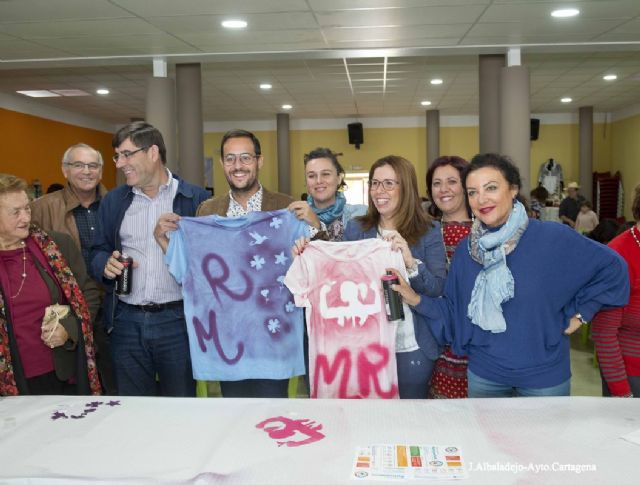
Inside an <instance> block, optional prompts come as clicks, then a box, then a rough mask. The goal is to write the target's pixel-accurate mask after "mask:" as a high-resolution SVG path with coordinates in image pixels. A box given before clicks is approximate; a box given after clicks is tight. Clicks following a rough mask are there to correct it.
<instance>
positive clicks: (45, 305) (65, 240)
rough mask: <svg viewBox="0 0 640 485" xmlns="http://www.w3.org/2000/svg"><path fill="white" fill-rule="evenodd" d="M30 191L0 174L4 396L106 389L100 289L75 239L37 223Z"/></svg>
mask: <svg viewBox="0 0 640 485" xmlns="http://www.w3.org/2000/svg"><path fill="white" fill-rule="evenodd" d="M26 188H27V185H26V183H25V182H24V180H22V179H20V178H18V177H15V176H13V175H7V174H0V396H10V395H14V396H15V395H38V394H81V395H82V394H84V395H88V394H100V383H99V381H98V374H97V371H96V363H95V355H94V347H93V331H92V324H91V322H92V316H95V313H96V312H97V310H98V306H99V292H98V288H97V286H96V284H95V282H93V281H92V280H91V279H90V278H89V277H88V275H87V272H86V269H85V266H84V262H83V260H82V255H81V254H80V253H79V251H78V250H77V249H76V248H75V246H74V243H73V241H72V240H71V238H70V237H69V236H67V235H64V234H59V233H53V232H51V233H49V234H48V233H45V232H44V231H42V230H41V229H40V228H38V227H36V226H33V225H31V224H30V222H31V210H30V207H29V198H28V196H27V193H26Z"/></svg>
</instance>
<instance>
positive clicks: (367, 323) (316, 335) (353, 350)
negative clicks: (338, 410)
mask: <svg viewBox="0 0 640 485" xmlns="http://www.w3.org/2000/svg"><path fill="white" fill-rule="evenodd" d="M387 268H397V269H398V270H400V271H401V272H404V271H405V270H404V262H403V260H402V255H401V254H400V252H395V251H391V245H390V243H388V242H386V241H382V240H380V239H364V240H361V241H353V242H327V241H313V242H311V243H309V245H308V246H307V247H306V248H305V250H304V252H303V253H302V254H301V255H300V256H298V257H296V258H295V259H294V261H293V264H292V265H291V268H290V269H289V271H288V272H287V275H286V277H285V279H284V283H285V285H286V286H287V287H288V288H289V290H291V292H292V293H293V295H294V299H295V303H296V305H297V306H303V307H306V319H307V331H308V334H309V381H310V383H311V397H312V398H339V399H345V398H357V399H363V398H397V397H398V373H397V368H396V357H395V340H396V324H394V323H391V322H389V321H387V316H386V311H385V304H384V296H383V294H382V282H381V277H382V276H383V275H384V274H385V270H386V269H387Z"/></svg>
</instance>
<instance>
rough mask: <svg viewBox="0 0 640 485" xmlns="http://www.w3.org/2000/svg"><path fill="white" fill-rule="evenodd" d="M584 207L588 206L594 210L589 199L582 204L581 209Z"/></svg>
mask: <svg viewBox="0 0 640 485" xmlns="http://www.w3.org/2000/svg"><path fill="white" fill-rule="evenodd" d="M583 205H585V206H587V207H588V208H589V209H591V208H593V206H592V205H591V202H589V201H588V200H587V199H585V200H583V201H582V202H580V207H582V206H583Z"/></svg>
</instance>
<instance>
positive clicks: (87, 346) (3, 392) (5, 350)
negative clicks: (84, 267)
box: [0, 226, 100, 396]
mask: <svg viewBox="0 0 640 485" xmlns="http://www.w3.org/2000/svg"><path fill="white" fill-rule="evenodd" d="M29 237H30V238H31V240H32V241H33V242H35V243H36V245H37V246H38V248H40V250H41V251H42V254H44V256H45V258H46V260H47V263H48V264H49V267H50V268H51V270H52V271H53V274H54V275H55V277H56V279H57V280H58V283H60V286H61V287H62V291H63V292H64V295H65V297H66V298H67V301H68V302H69V305H71V309H72V311H73V313H74V314H75V315H76V317H77V318H78V319H79V320H80V322H81V328H82V337H83V339H84V351H85V354H86V357H87V373H88V378H89V386H90V389H91V394H94V395H98V394H100V382H99V381H98V371H97V368H96V359H95V351H94V346H93V326H92V323H91V316H90V315H89V308H88V307H87V303H86V301H85V299H84V295H83V294H82V291H81V290H80V286H79V285H78V282H77V281H76V278H75V276H73V273H72V272H71V269H70V268H69V264H68V263H67V260H66V259H65V258H64V256H63V255H62V253H61V252H60V248H58V245H57V244H56V243H55V242H53V240H52V239H51V238H50V237H49V235H48V234H47V233H46V232H44V231H42V230H41V229H39V228H37V227H36V226H31V229H30V231H29ZM17 395H18V387H17V385H16V381H15V376H14V374H13V364H12V362H11V350H10V348H9V333H8V331H7V320H6V311H5V305H4V301H3V300H2V294H0V396H17Z"/></svg>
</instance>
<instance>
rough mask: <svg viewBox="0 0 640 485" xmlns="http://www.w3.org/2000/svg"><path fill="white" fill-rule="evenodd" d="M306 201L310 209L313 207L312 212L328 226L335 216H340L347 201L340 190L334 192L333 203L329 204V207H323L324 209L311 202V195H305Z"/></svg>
mask: <svg viewBox="0 0 640 485" xmlns="http://www.w3.org/2000/svg"><path fill="white" fill-rule="evenodd" d="M307 202H308V203H309V205H310V206H311V209H313V212H315V213H316V215H317V216H318V219H320V220H321V221H322V222H324V223H325V224H326V225H327V226H328V225H329V224H331V223H332V222H333V221H335V220H336V219H337V218H339V217H342V211H343V210H344V206H345V204H346V203H347V198H346V197H345V196H344V194H343V193H342V192H336V201H335V203H334V204H331V205H330V206H329V207H325V208H324V209H318V208H317V207H316V205H315V203H314V202H313V197H311V196H310V195H309V196H307Z"/></svg>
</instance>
